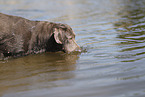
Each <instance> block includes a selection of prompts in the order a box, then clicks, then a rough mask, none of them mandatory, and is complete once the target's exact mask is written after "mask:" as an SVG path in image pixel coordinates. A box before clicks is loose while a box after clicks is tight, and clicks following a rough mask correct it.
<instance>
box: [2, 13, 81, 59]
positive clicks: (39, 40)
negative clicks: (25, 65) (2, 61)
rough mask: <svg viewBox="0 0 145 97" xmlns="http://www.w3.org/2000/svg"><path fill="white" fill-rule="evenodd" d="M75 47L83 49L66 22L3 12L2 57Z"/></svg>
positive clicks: (72, 49)
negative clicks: (29, 17) (31, 18)
mask: <svg viewBox="0 0 145 97" xmlns="http://www.w3.org/2000/svg"><path fill="white" fill-rule="evenodd" d="M76 50H78V51H80V50H81V49H80V47H79V46H78V45H77V43H76V41H75V33H74V31H73V30H72V28H71V27H70V26H69V25H67V24H62V23H53V22H48V21H31V20H28V19H25V18H22V17H18V16H12V15H6V14H3V13H0V57H7V56H24V55H29V54H37V53H41V52H57V51H63V52H65V53H70V52H73V51H76Z"/></svg>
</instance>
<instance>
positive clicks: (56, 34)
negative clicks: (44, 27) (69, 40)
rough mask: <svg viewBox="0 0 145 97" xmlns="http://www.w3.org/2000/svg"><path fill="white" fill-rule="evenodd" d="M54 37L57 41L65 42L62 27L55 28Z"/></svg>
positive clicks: (59, 42)
mask: <svg viewBox="0 0 145 97" xmlns="http://www.w3.org/2000/svg"><path fill="white" fill-rule="evenodd" d="M54 39H55V41H56V43H58V44H62V42H63V39H62V31H60V29H57V28H55V29H54Z"/></svg>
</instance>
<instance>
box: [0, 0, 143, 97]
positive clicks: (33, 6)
mask: <svg viewBox="0 0 145 97" xmlns="http://www.w3.org/2000/svg"><path fill="white" fill-rule="evenodd" d="M144 5H145V1H144V0H63V1H62V0H41V1H40V0H0V12H2V13H6V14H10V15H17V16H21V17H24V18H27V19H30V20H42V21H51V22H61V23H67V24H69V25H70V26H71V27H72V28H73V30H74V31H75V33H76V41H77V43H78V44H79V45H80V46H81V48H83V50H85V52H82V53H73V54H64V53H43V54H37V55H30V56H26V57H20V58H16V59H8V60H5V61H0V96H1V97H144V95H145V85H144V84H145V65H144V64H145V63H144V62H145V6H144Z"/></svg>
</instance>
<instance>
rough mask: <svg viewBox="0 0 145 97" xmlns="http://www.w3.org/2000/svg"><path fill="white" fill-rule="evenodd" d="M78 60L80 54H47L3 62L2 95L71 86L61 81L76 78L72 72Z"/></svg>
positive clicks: (0, 90)
mask: <svg viewBox="0 0 145 97" xmlns="http://www.w3.org/2000/svg"><path fill="white" fill-rule="evenodd" d="M78 58H79V57H78V53H75V54H71V55H68V54H63V53H47V54H39V55H30V56H26V57H23V58H18V59H10V60H8V62H5V63H3V62H4V61H1V63H0V94H5V93H10V92H14V91H15V92H18V91H28V90H32V89H41V88H50V87H58V86H59V87H61V86H66V85H69V84H70V83H67V82H66V83H65V82H63V83H61V82H60V81H61V80H66V79H71V78H73V77H74V76H75V75H74V74H73V72H70V71H73V70H75V69H76V65H75V64H76V60H78ZM58 80H59V82H58V83H57V81H58Z"/></svg>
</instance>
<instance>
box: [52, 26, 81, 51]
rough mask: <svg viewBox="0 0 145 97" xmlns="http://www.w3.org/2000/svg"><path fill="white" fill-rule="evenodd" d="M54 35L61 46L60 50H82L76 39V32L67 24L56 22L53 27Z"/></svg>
mask: <svg viewBox="0 0 145 97" xmlns="http://www.w3.org/2000/svg"><path fill="white" fill-rule="evenodd" d="M53 37H54V39H55V42H56V43H57V44H58V45H57V46H59V47H58V48H59V50H62V51H64V52H67V53H70V52H73V51H75V50H79V51H80V50H81V49H80V47H79V46H78V45H77V43H76V41H75V33H74V32H73V30H72V28H71V27H70V26H69V25H67V24H60V23H59V24H56V25H55V26H54V27H53Z"/></svg>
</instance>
